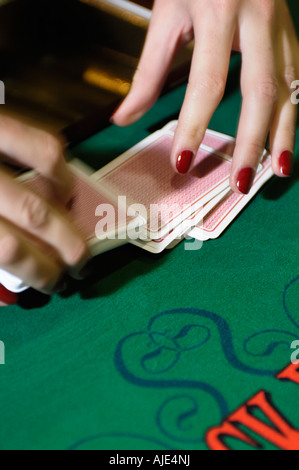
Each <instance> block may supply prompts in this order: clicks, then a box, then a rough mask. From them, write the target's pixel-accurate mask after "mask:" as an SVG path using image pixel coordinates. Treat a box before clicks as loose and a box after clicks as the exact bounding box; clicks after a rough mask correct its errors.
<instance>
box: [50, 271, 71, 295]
mask: <svg viewBox="0 0 299 470" xmlns="http://www.w3.org/2000/svg"><path fill="white" fill-rule="evenodd" d="M67 288H68V281H67V278H66V274H65V273H63V275H62V276H61V277H60V278H59V279H58V281H57V282H56V284H55V286H54V287H53V288H51V290H50V292H49V294H50V295H52V294H59V292H63V291H65V290H66V289H67Z"/></svg>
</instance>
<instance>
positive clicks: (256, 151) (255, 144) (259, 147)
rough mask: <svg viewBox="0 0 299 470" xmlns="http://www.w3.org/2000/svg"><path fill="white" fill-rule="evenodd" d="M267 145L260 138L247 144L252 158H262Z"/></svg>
mask: <svg viewBox="0 0 299 470" xmlns="http://www.w3.org/2000/svg"><path fill="white" fill-rule="evenodd" d="M264 149H265V145H264V143H263V142H259V141H258V140H256V141H252V142H249V143H248V145H247V153H248V156H250V158H251V159H252V158H256V160H258V159H260V158H261V157H262V155H263V153H264Z"/></svg>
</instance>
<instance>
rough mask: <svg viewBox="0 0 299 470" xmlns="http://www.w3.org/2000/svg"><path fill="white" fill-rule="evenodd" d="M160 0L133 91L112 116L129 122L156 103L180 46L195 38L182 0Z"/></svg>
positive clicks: (126, 122)
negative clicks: (178, 0) (180, 0)
mask: <svg viewBox="0 0 299 470" xmlns="http://www.w3.org/2000/svg"><path fill="white" fill-rule="evenodd" d="M171 2H174V0H171V1H165V0H163V1H160V2H157V3H156V5H155V7H154V10H153V15H152V19H151V22H150V26H149V31H148V34H147V38H146V42H145V45H144V49H143V52H142V55H141V58H140V61H139V65H138V69H137V71H136V73H135V76H134V79H133V83H132V87H131V90H130V92H129V95H128V96H127V98H126V99H125V101H124V102H123V103H122V105H121V106H120V107H119V108H118V110H117V111H116V112H115V113H114V115H113V116H112V118H111V120H112V121H113V122H114V123H115V124H117V125H119V126H126V125H129V124H132V123H133V122H135V121H137V120H138V119H139V118H140V117H141V116H142V115H143V114H144V113H145V112H146V111H148V110H149V109H150V108H151V106H152V105H153V104H154V103H155V101H156V100H157V98H158V96H159V95H160V92H161V90H162V87H163V85H164V82H165V80H166V77H167V75H168V72H169V69H170V66H171V63H172V61H173V58H174V56H175V54H176V52H177V51H178V49H179V48H180V47H181V46H182V45H183V44H185V43H187V42H189V41H190V40H191V38H192V22H191V20H190V19H189V16H188V15H187V14H186V12H185V11H184V10H183V8H182V6H181V3H178V2H176V4H175V5H173V4H172V3H171Z"/></svg>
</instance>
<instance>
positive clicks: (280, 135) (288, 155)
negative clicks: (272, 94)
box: [270, 32, 298, 177]
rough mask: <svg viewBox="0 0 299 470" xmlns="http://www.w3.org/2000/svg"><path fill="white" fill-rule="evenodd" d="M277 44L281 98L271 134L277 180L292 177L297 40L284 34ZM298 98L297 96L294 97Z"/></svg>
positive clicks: (295, 109)
mask: <svg viewBox="0 0 299 470" xmlns="http://www.w3.org/2000/svg"><path fill="white" fill-rule="evenodd" d="M281 38H282V44H280V51H281V54H280V60H279V73H280V75H279V76H280V85H281V89H280V97H279V102H278V106H277V108H276V112H275V115H274V118H273V122H272V126H271V131H270V147H271V155H272V167H273V171H274V173H275V174H276V175H277V176H281V177H289V176H291V175H292V170H293V158H294V148H295V137H296V122H297V100H296V99H295V97H294V96H293V93H294V89H293V84H294V82H295V81H296V78H298V77H297V69H296V66H295V65H294V64H295V63H296V56H295V53H296V51H298V46H297V40H296V39H295V38H294V39H293V38H290V37H289V34H288V33H287V32H284V34H282V36H281ZM295 94H297V93H295Z"/></svg>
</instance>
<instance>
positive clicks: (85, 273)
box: [78, 261, 92, 280]
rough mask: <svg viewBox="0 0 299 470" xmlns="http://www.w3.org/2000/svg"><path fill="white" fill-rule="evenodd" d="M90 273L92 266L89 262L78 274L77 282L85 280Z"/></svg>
mask: <svg viewBox="0 0 299 470" xmlns="http://www.w3.org/2000/svg"><path fill="white" fill-rule="evenodd" d="M91 273H92V264H91V261H89V263H87V264H86V265H85V266H84V268H83V269H81V271H80V272H79V274H78V277H79V280H83V279H86V278H87V277H88V276H89V275H90V274H91Z"/></svg>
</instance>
